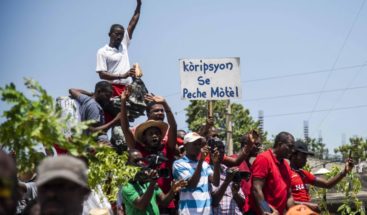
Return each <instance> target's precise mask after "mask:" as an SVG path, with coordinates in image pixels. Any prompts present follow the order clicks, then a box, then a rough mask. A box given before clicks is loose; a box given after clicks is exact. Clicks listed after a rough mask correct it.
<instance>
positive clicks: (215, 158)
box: [210, 147, 220, 164]
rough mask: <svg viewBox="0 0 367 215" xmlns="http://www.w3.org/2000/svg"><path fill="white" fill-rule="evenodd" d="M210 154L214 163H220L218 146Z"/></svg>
mask: <svg viewBox="0 0 367 215" xmlns="http://www.w3.org/2000/svg"><path fill="white" fill-rule="evenodd" d="M210 155H211V160H212V161H213V164H219V162H220V154H219V151H218V148H217V147H215V148H214V152H213V153H211V154H210Z"/></svg>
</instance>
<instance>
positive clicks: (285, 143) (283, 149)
mask: <svg viewBox="0 0 367 215" xmlns="http://www.w3.org/2000/svg"><path fill="white" fill-rule="evenodd" d="M293 147H294V137H293V135H292V134H290V133H288V132H285V131H283V132H280V133H279V134H278V135H277V136H276V137H275V140H274V146H273V150H274V153H275V154H276V156H277V158H278V159H284V158H285V159H289V158H290V156H291V155H292V152H293Z"/></svg>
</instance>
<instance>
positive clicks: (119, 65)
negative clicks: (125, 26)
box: [96, 30, 132, 85]
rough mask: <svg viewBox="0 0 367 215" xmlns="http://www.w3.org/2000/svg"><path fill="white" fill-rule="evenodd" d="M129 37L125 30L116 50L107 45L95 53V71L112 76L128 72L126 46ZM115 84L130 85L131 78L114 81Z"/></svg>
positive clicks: (128, 63) (128, 64)
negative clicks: (108, 73)
mask: <svg viewBox="0 0 367 215" xmlns="http://www.w3.org/2000/svg"><path fill="white" fill-rule="evenodd" d="M129 44H130V37H129V34H128V33H127V31H126V30H125V34H124V38H123V39H122V41H121V44H120V46H119V48H118V49H116V48H112V47H110V46H109V45H108V44H107V45H105V46H103V47H102V48H100V49H99V50H98V52H97V68H96V71H97V72H100V71H105V72H110V73H112V74H125V73H126V72H128V71H129V70H130V68H131V67H130V62H129V54H128V46H129ZM113 83H115V84H122V85H129V84H131V83H132V79H131V77H128V78H126V79H117V80H114V81H113Z"/></svg>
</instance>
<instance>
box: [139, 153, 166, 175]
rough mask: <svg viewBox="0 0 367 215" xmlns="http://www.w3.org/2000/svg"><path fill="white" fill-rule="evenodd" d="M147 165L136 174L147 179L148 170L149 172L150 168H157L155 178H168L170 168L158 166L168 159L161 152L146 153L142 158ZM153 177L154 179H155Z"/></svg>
mask: <svg viewBox="0 0 367 215" xmlns="http://www.w3.org/2000/svg"><path fill="white" fill-rule="evenodd" d="M143 160H144V161H145V162H146V163H147V165H146V166H144V167H143V168H142V169H141V170H140V171H139V172H138V173H137V174H136V175H137V177H138V178H140V179H141V180H147V179H148V178H147V176H148V172H150V171H151V170H152V169H154V170H157V173H158V177H157V178H169V177H170V174H171V172H170V170H169V169H168V168H161V169H157V168H159V166H160V165H161V164H162V163H163V162H165V161H168V159H167V158H166V157H164V156H163V155H162V153H159V154H151V155H148V156H147V157H145V158H144V159H143ZM157 178H154V179H157Z"/></svg>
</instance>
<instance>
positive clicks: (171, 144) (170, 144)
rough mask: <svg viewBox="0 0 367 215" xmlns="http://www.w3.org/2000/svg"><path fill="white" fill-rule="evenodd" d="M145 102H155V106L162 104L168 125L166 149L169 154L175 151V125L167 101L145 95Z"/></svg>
mask: <svg viewBox="0 0 367 215" xmlns="http://www.w3.org/2000/svg"><path fill="white" fill-rule="evenodd" d="M145 100H147V101H151V102H155V103H157V104H162V105H163V108H164V110H165V112H166V116H167V122H168V125H169V130H168V148H169V150H170V152H174V151H175V150H176V143H177V142H176V137H177V123H176V120H175V117H174V116H173V113H172V111H171V108H170V107H169V105H168V103H167V101H166V100H165V99H164V98H163V97H162V96H153V95H149V94H148V95H146V96H145Z"/></svg>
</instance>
